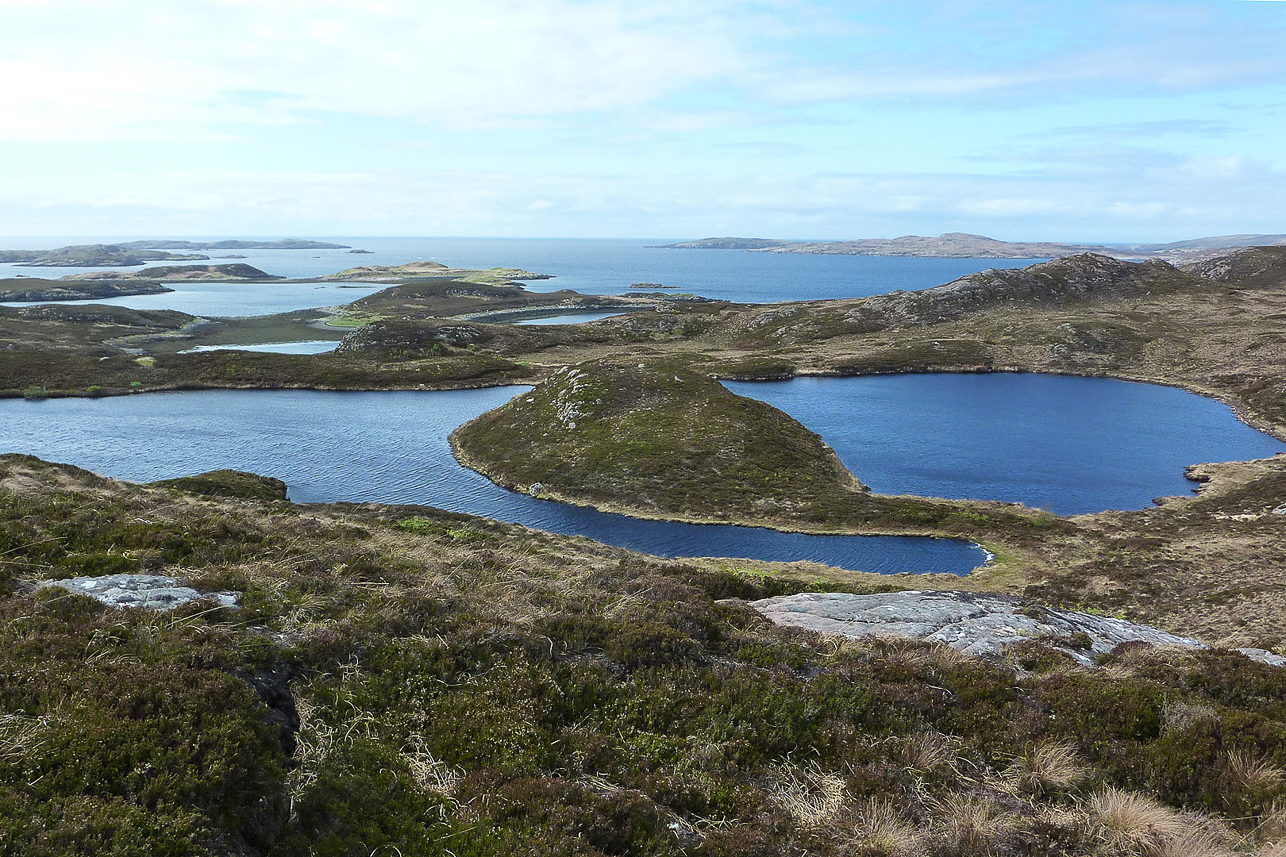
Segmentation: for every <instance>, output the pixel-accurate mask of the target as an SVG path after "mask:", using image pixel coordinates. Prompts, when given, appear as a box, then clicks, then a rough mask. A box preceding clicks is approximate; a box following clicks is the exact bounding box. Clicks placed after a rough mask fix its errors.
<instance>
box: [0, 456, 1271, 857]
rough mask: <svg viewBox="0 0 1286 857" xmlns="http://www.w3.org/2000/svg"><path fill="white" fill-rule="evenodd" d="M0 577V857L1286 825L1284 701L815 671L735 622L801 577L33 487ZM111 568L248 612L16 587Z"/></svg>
mask: <svg viewBox="0 0 1286 857" xmlns="http://www.w3.org/2000/svg"><path fill="white" fill-rule="evenodd" d="M0 547H3V554H0V556H2V560H0V562H2V565H0V573H2V574H3V579H2V581H0V591H3V592H4V593H6V594H5V595H4V596H3V597H0V618H2V619H3V621H2V622H0V807H3V808H4V812H3V813H0V848H3V850H4V851H5V852H7V853H15V854H17V853H21V854H37V855H46V854H47V855H55V854H57V855H62V854H85V855H89V854H95V855H98V854H108V855H122V857H123V855H132V854H138V853H153V854H175V855H189V854H191V855H214V854H241V855H250V854H259V855H272V856H273V857H293V855H306V854H343V855H347V854H362V855H365V854H370V853H371V852H375V853H402V854H404V855H455V857H461V855H478V857H481V855H490V854H504V853H514V854H518V853H521V854H534V855H585V857H594V855H604V854H609V855H665V854H672V855H680V854H686V855H694V857H705V856H706V855H728V857H732V855H745V854H764V855H766V854H781V855H785V854H798V853H801V852H805V853H810V854H819V855H835V857H839V855H851V854H867V855H902V854H917V855H925V854H931V855H943V854H960V855H964V854H992V855H998V857H1007V855H1032V857H1036V855H1042V857H1043V855H1054V857H1057V856H1058V855H1067V857H1072V855H1078V857H1079V855H1101V857H1125V855H1138V854H1144V853H1146V854H1162V853H1173V854H1197V853H1203V854H1204V853H1220V854H1223V853H1247V854H1248V853H1251V852H1252V851H1253V850H1254V849H1256V848H1258V847H1260V846H1264V847H1267V845H1268V844H1269V843H1271V842H1272V841H1274V840H1275V839H1276V838H1279V837H1281V836H1282V835H1283V832H1284V831H1283V827H1284V826H1286V825H1283V818H1282V813H1281V806H1282V805H1283V802H1284V801H1286V780H1284V778H1283V771H1284V770H1286V705H1284V704H1283V700H1284V699H1286V671H1284V670H1281V669H1276V668H1272V667H1267V666H1264V665H1261V664H1256V663H1254V662H1252V661H1250V660H1248V659H1246V658H1244V657H1242V656H1240V655H1238V654H1235V653H1232V652H1226V651H1211V652H1200V653H1190V652H1171V651H1161V650H1153V649H1150V648H1148V647H1146V646H1131V647H1128V648H1126V649H1124V650H1122V651H1120V652H1118V653H1117V654H1116V655H1114V656H1112V657H1111V658H1110V659H1109V662H1108V663H1106V664H1105V666H1104V667H1103V668H1100V669H1096V670H1087V669H1083V668H1080V667H1077V666H1075V665H1074V664H1072V663H1071V662H1070V660H1069V659H1068V658H1067V657H1066V656H1065V655H1062V654H1060V653H1058V652H1055V651H1053V650H1051V649H1047V648H1045V647H1044V646H1042V645H1041V644H1040V643H1039V642H1036V641H1033V642H1031V643H1029V644H1026V645H1025V646H1023V647H1020V648H1018V649H1016V650H1015V651H1014V652H1013V654H1012V655H1011V656H1010V657H1009V658H1008V659H1007V660H1006V661H1003V662H987V661H981V660H978V659H974V658H969V657H966V656H963V655H960V654H958V653H956V652H954V651H953V650H950V649H946V648H944V647H942V646H940V645H936V644H926V643H918V642H844V643H842V644H839V645H836V644H835V643H834V642H833V641H827V640H823V639H820V638H818V637H815V636H813V635H810V634H807V633H802V632H796V631H786V630H783V629H779V628H776V627H774V626H771V625H769V624H768V623H766V622H765V621H764V620H762V619H761V618H759V617H758V615H757V614H756V613H755V612H754V611H753V610H751V609H748V608H747V607H746V606H745V605H744V604H743V603H741V602H735V601H734V602H729V601H726V600H724V599H727V598H729V597H736V598H758V597H763V596H766V595H770V594H781V593H784V592H790V591H797V590H799V589H802V588H805V587H806V584H805V583H804V582H803V581H800V580H797V579H793V578H791V577H789V576H782V575H778V576H765V575H762V574H757V573H750V574H740V573H736V572H732V571H728V570H720V569H719V568H717V567H714V566H705V565H700V564H694V563H678V562H663V561H659V560H655V559H651V558H648V557H643V556H639V555H636V554H631V553H628V552H626V551H621V550H615V549H611V548H606V547H604V546H601V545H595V544H593V543H591V542H588V541H586V540H583V539H570V538H563V537H556V536H551V535H547V534H542V533H535V532H531V531H526V530H523V529H521V528H518V527H513V526H509V525H504V524H499V523H495V522H491V521H485V520H480V519H474V518H469V517H466V516H462V515H452V514H448V513H444V512H438V511H436V510H432V509H424V508H416V507H378V506H370V505H362V506H348V505H335V506H294V505H291V504H286V503H275V504H271V505H264V504H256V503H245V502H242V501H237V500H230V499H221V498H217V497H208V498H194V497H191V496H184V495H181V494H179V493H177V492H174V491H172V490H168V489H164V488H155V487H147V486H134V485H128V484H125V483H119V482H113V481H110V480H106V479H101V478H98V477H95V476H92V475H91V474H88V473H85V472H84V471H79V470H76V469H75V468H70V467H65V466H58V465H49V464H45V463H43V462H40V461H38V460H36V459H32V458H29V457H22V456H4V457H0ZM743 565H745V566H746V567H747V568H751V569H757V570H762V568H763V567H762V566H757V565H756V564H743ZM129 569H137V570H144V569H145V570H147V571H149V572H153V573H171V574H176V575H178V576H180V577H182V578H183V579H185V580H186V581H187V582H188V583H189V584H190V585H193V586H195V587H197V588H198V589H202V590H207V591H208V590H216V589H217V590H225V589H232V590H236V591H240V592H242V593H243V596H242V604H243V606H242V608H241V609H240V610H239V611H231V610H226V609H210V605H209V604H203V603H201V602H197V603H194V604H192V605H189V606H188V607H186V608H183V609H180V610H179V611H176V612H175V613H170V614H156V613H150V612H147V611H133V610H113V609H108V608H105V607H102V606H101V605H98V604H97V603H96V602H93V601H90V600H88V599H87V598H85V597H83V596H76V595H70V594H67V593H65V592H63V591H61V590H57V589H49V590H40V591H34V592H33V591H31V590H29V589H27V588H26V582H27V581H33V580H39V579H48V578H56V577H68V576H73V575H81V574H105V573H115V572H119V571H122V570H129ZM15 587H17V590H15ZM1197 841H1205V842H1207V844H1208V846H1209V848H1210V849H1214V848H1216V847H1217V848H1219V849H1220V850H1217V851H1216V850H1207V851H1202V852H1197V851H1193V850H1191V848H1192V847H1193V846H1192V843H1194V842H1197ZM1185 848H1186V849H1188V850H1185ZM1166 849H1169V850H1166Z"/></svg>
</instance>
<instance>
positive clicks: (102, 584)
mask: <svg viewBox="0 0 1286 857" xmlns="http://www.w3.org/2000/svg"><path fill="white" fill-rule="evenodd" d="M49 586H58V587H61V588H63V589H66V590H67V591H68V592H74V593H76V594H78V595H88V596H89V597H90V598H93V599H95V600H97V601H101V602H102V603H104V604H106V605H107V606H109V607H146V608H148V609H150V610H173V609H174V608H175V607H178V606H180V605H183V604H187V603H189V602H191V601H198V600H200V599H203V598H208V599H213V600H215V601H218V602H219V603H220V604H222V605H223V606H224V607H232V608H236V607H239V606H240V604H239V602H240V598H241V593H239V592H198V591H197V590H195V589H193V588H192V587H190V586H183V585H181V584H180V583H179V582H178V581H177V580H176V579H174V578H173V577H166V576H164V575H160V574H108V575H105V576H103V577H71V578H66V579H63V580H46V581H42V582H41V583H40V585H39V588H41V589H44V588H46V587H49Z"/></svg>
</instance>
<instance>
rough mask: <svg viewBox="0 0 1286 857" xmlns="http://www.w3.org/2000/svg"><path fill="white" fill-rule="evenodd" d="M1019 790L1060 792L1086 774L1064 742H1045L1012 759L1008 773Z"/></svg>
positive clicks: (1071, 746)
mask: <svg viewBox="0 0 1286 857" xmlns="http://www.w3.org/2000/svg"><path fill="white" fill-rule="evenodd" d="M1007 773H1008V775H1009V776H1010V778H1011V779H1013V780H1014V781H1016V785H1017V786H1018V788H1019V789H1021V790H1026V791H1040V790H1063V789H1067V788H1070V787H1071V786H1072V785H1074V784H1075V783H1076V782H1077V781H1078V780H1080V779H1082V778H1083V777H1084V776H1085V774H1086V768H1085V766H1084V765H1083V764H1082V763H1081V760H1080V758H1079V757H1078V756H1077V754H1076V748H1075V746H1073V745H1072V744H1071V743H1069V742H1067V741H1054V740H1045V741H1040V742H1038V743H1036V744H1034V745H1033V746H1031V747H1029V748H1028V749H1027V750H1026V751H1025V752H1023V753H1022V755H1020V756H1018V757H1017V758H1016V759H1014V762H1013V764H1012V765H1010V767H1009V770H1008V771H1007Z"/></svg>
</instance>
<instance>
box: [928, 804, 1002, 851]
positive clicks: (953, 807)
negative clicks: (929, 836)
mask: <svg viewBox="0 0 1286 857" xmlns="http://www.w3.org/2000/svg"><path fill="white" fill-rule="evenodd" d="M928 808H929V810H930V812H931V813H932V815H933V817H934V828H935V838H936V839H938V840H940V843H941V846H943V847H944V848H945V850H947V851H948V853H955V854H990V853H996V852H998V851H1000V850H1001V849H1002V848H1003V843H1004V842H1006V841H1008V840H1010V839H1011V838H1013V836H1014V835H1015V834H1016V833H1018V831H1019V827H1020V819H1019V818H1018V816H1017V815H1015V814H1014V813H1012V812H1009V811H1008V810H1006V809H1005V808H1004V807H1002V806H1001V805H1000V804H999V803H997V802H996V801H995V800H993V799H992V798H990V797H989V796H986V795H973V794H965V793H963V792H955V793H952V794H949V795H947V796H946V797H942V798H931V799H930V800H929V802H928ZM938 850H943V848H939V849H938Z"/></svg>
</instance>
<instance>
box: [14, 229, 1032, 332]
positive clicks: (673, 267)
mask: <svg viewBox="0 0 1286 857" xmlns="http://www.w3.org/2000/svg"><path fill="white" fill-rule="evenodd" d="M110 240H111V239H110V238H107V239H105V238H101V237H99V238H93V239H88V238H71V237H67V238H56V239H39V240H38V239H30V238H5V239H2V240H0V249H15V250H25V249H41V248H44V247H57V246H62V245H67V244H85V243H110ZM117 240H124V239H117ZM324 240H327V241H334V242H336V243H340V244H349V245H352V246H353V247H360V248H362V249H366V250H370V251H371V253H370V254H369V255H367V254H361V255H355V254H352V253H349V252H348V251H347V250H237V251H235V252H236V253H238V254H240V255H244V256H245V257H246V258H245V259H240V260H236V261H240V262H244V263H245V264H249V265H253V266H255V267H256V268H259V269H260V270H263V271H266V272H267V273H269V274H276V275H280V276H285V277H290V278H302V277H320V276H324V275H326V274H332V273H335V272H336V271H340V270H343V269H345V268H352V267H357V266H364V265H400V264H403V263H406V262H412V261H421V260H427V261H434V262H441V263H443V264H446V265H451V266H453V267H461V268H493V267H516V268H525V269H527V270H529V271H534V272H536V273H541V274H550V275H553V276H554V279H552V280H536V281H533V282H531V283H529V284H528V288H529V289H531V290H532V291H556V290H558V289H574V290H576V291H578V292H583V293H586V294H609V295H616V294H624V293H626V292H627V291H628V287H629V285H630V284H631V283H640V282H648V283H661V284H663V285H666V286H673V287H675V288H676V289H677V290H678V291H680V292H693V293H695V294H699V295H702V296H704V297H708V298H715V299H718V300H730V301H738V302H741V303H772V302H775V301H787V300H822V299H827V298H852V297H864V296H867V295H875V294H882V293H884V292H889V291H892V290H894V289H906V290H912V289H925V288H930V287H932V286H937V285H941V284H942V283H946V282H950V281H951V280H954V279H956V278H957V277H961V276H964V275H965V274H971V273H975V272H977V271H982V270H985V269H987V268H1017V267H1023V266H1026V265H1029V264H1032V263H1033V262H1037V261H1040V260H1038V259H930V258H898V257H887V256H814V255H791V254H781V253H751V252H746V251H743V250H663V249H660V248H657V247H652V246H649V245H653V244H660V243H666V240H663V239H649V240H606V239H602V240H583V239H537V238H530V239H523V238H342V237H340V238H325V239H324ZM226 252H228V251H212V252H211V253H210V254H208V255H211V256H218V255H223V254H224V253H226ZM218 261H219V260H217V259H212V260H211V262H192V263H189V264H199V265H204V264H216V263H218ZM225 261H227V260H225ZM157 264H183V263H177V262H176V263H165V262H162V263H157ZM89 270H103V269H97V268H24V267H20V266H16V265H12V264H0V277H13V276H17V275H25V276H30V277H50V278H57V277H60V276H63V275H64V274H73V273H80V272H82V271H89ZM130 270H138V269H130ZM170 285H171V287H173V288H176V289H179V290H180V291H179V292H177V293H175V294H174V295H154V296H149V297H147V298H114V299H112V300H109V301H105V302H106V303H115V304H120V305H122V306H129V307H134V308H138V309H162V308H164V309H179V310H183V311H184V312H190V313H192V314H194V315H259V314H264V313H269V312H285V311H286V310H287V309H303V308H306V307H309V306H328V305H331V304H337V303H347V302H349V301H352V300H356V299H357V298H358V297H361V296H362V294H365V292H358V293H356V294H353V293H347V294H345V293H343V292H342V291H340V292H336V291H335V287H334V286H329V285H328V286H326V287H324V288H325V289H326V291H325V292H319V293H318V294H317V295H316V296H315V297H316V300H315V301H314V302H313V303H302V304H301V303H299V302H298V298H297V297H296V296H297V295H303V294H305V292H303V291H302V290H304V289H307V288H310V286H294V287H287V286H281V285H274V284H254V285H253V286H252V287H250V288H248V289H247V290H246V291H245V292H240V291H237V290H238V289H241V288H242V286H241V285H237V284H217V285H211V284H192V283H189V284H181V283H171V284H170ZM291 289H294V290H295V291H291ZM283 290H284V291H283ZM284 294H289V295H291V300H290V301H289V302H288V305H287V303H284V302H283V303H282V304H272V303H271V301H272V297H271V296H273V295H284ZM227 295H236V296H237V297H236V298H234V299H232V300H224V299H222V296H227ZM245 297H249V298H250V299H251V300H253V301H254V302H255V303H254V305H253V306H254V308H253V309H250V308H245V309H242V310H238V309H237V307H239V306H241V304H240V303H239V301H241V300H242V299H243V298H245ZM207 298H208V300H209V301H210V303H208V304H207V303H203V301H204V300H206V299H207ZM270 304H271V308H267V307H269V305H270ZM230 305H231V309H229V306H230Z"/></svg>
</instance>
